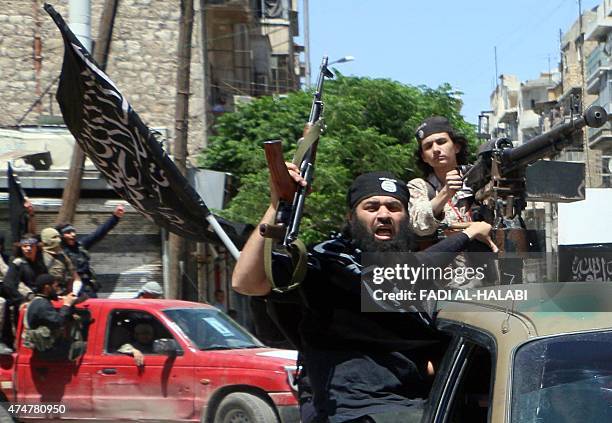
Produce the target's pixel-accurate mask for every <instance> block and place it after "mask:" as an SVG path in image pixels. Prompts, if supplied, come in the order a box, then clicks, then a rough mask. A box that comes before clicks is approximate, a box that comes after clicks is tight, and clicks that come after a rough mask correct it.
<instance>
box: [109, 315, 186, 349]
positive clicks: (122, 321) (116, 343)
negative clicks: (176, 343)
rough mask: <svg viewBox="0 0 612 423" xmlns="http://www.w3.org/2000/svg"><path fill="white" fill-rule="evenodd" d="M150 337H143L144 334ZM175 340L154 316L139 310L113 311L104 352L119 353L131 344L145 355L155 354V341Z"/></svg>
mask: <svg viewBox="0 0 612 423" xmlns="http://www.w3.org/2000/svg"><path fill="white" fill-rule="evenodd" d="M147 332H148V333H150V335H151V336H149V337H144V338H143V337H142V335H143V333H144V334H145V335H146V333H147ZM156 339H174V338H173V336H172V334H171V333H170V332H169V331H168V329H167V328H166V327H165V326H164V325H163V324H162V323H161V322H160V321H159V320H158V319H157V318H156V317H155V316H153V315H152V314H150V313H147V312H145V311H139V310H122V309H118V310H113V311H112V312H111V314H110V318H109V323H108V329H107V333H106V340H105V343H104V351H106V352H107V353H117V350H118V349H120V348H121V347H122V346H124V345H126V344H129V345H133V346H135V347H136V348H138V349H139V350H140V351H141V352H143V353H144V354H153V341H155V340H156Z"/></svg>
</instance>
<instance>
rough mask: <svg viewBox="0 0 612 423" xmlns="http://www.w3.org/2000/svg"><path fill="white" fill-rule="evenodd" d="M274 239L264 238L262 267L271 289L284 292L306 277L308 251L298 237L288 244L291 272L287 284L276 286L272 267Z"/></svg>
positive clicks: (298, 284) (293, 287) (295, 286)
mask: <svg viewBox="0 0 612 423" xmlns="http://www.w3.org/2000/svg"><path fill="white" fill-rule="evenodd" d="M273 244H274V240H273V239H271V238H266V239H265V240H264V269H265V271H266V276H267V277H268V281H269V282H270V285H272V290H273V291H275V292H279V293H281V294H282V293H284V292H287V291H291V290H292V289H295V288H297V287H298V286H300V284H301V283H302V282H303V281H304V278H305V277H306V270H307V266H306V264H307V262H308V253H307V251H306V245H305V244H304V243H303V242H302V240H300V239H296V240H295V241H293V242H292V243H291V244H290V248H289V249H288V250H287V252H288V253H289V255H290V257H291V263H292V265H293V274H292V275H291V280H290V281H289V285H287V286H278V285H276V283H275V282H274V272H273V269H272V248H273Z"/></svg>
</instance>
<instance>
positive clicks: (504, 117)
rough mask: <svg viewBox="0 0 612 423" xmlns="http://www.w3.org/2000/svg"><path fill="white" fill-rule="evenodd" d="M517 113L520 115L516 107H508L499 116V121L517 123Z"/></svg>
mask: <svg viewBox="0 0 612 423" xmlns="http://www.w3.org/2000/svg"><path fill="white" fill-rule="evenodd" d="M517 115H518V112H517V109H516V107H512V108H510V109H506V110H504V111H503V112H502V114H501V116H500V117H499V120H498V122H499V123H507V124H512V123H516V119H517Z"/></svg>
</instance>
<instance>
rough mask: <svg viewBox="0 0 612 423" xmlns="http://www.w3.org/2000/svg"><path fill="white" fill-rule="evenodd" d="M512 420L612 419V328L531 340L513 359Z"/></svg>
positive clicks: (561, 422) (559, 422)
mask: <svg viewBox="0 0 612 423" xmlns="http://www.w3.org/2000/svg"><path fill="white" fill-rule="evenodd" d="M512 377H513V384H512V385H513V386H512V408H511V412H512V420H511V421H512V423H527V422H538V423H548V422H550V423H552V422H555V423H566V422H567V423H571V422H576V423H578V422H610V421H612V332H611V331H606V332H591V333H582V334H571V335H563V336H556V337H551V338H545V339H540V340H535V341H531V342H529V343H527V344H525V345H523V346H521V347H520V348H518V349H517V351H516V353H515V355H514V362H513V375H512Z"/></svg>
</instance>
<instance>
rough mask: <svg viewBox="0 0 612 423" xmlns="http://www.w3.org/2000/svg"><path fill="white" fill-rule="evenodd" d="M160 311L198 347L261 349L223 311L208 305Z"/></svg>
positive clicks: (208, 348)
mask: <svg viewBox="0 0 612 423" xmlns="http://www.w3.org/2000/svg"><path fill="white" fill-rule="evenodd" d="M164 314H165V315H166V316H168V318H169V319H171V320H172V321H173V322H174V323H176V324H177V325H178V327H179V328H180V329H181V331H182V332H183V333H184V334H185V336H187V337H188V338H189V339H191V341H192V342H193V343H194V344H195V345H196V346H197V347H198V348H199V349H201V350H228V349H235V348H261V347H262V346H263V345H262V344H261V343H260V342H259V341H258V340H257V339H255V338H254V337H253V336H252V335H250V334H249V333H248V332H247V331H245V330H244V329H242V328H241V327H240V326H239V325H238V324H236V322H234V321H233V320H231V319H230V318H228V317H227V316H226V315H225V314H223V313H221V312H219V311H218V310H217V309H212V308H183V309H171V310H165V311H164Z"/></svg>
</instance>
